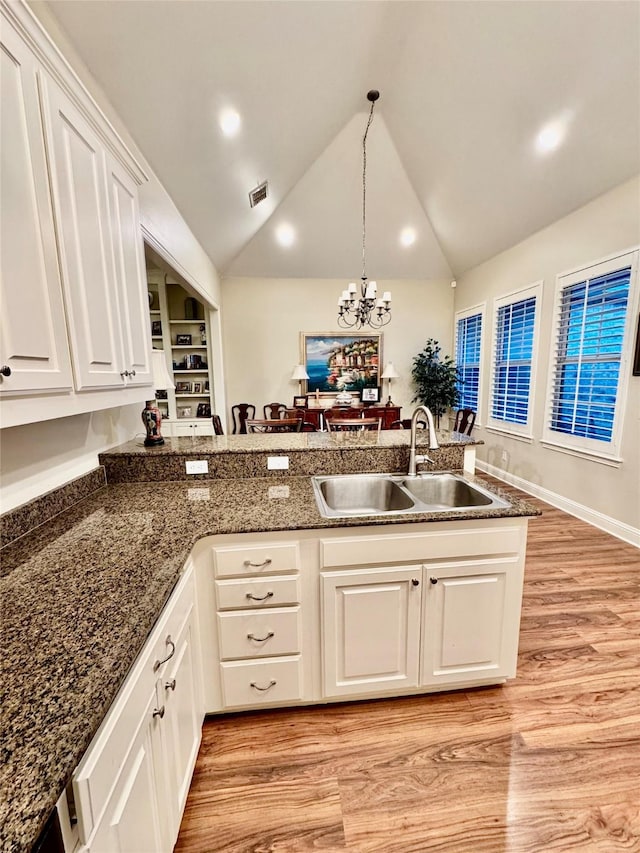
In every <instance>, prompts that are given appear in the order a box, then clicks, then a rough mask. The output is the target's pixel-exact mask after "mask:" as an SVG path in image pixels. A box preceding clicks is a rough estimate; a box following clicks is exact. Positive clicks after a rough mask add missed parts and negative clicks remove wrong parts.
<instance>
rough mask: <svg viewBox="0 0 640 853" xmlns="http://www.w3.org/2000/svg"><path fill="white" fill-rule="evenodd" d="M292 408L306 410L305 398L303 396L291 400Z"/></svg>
mask: <svg viewBox="0 0 640 853" xmlns="http://www.w3.org/2000/svg"><path fill="white" fill-rule="evenodd" d="M293 408H294V409H306V408H307V398H306V397H305V395H304V394H302V395H301V396H300V397H294V398H293Z"/></svg>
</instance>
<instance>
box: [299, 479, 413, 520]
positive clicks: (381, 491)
mask: <svg viewBox="0 0 640 853" xmlns="http://www.w3.org/2000/svg"><path fill="white" fill-rule="evenodd" d="M317 480H319V482H318V491H319V493H320V495H321V497H322V500H323V502H324V504H325V506H326V507H327V509H328V510H329V511H330V512H331V514H332V515H333V514H338V515H378V514H379V513H390V512H399V511H401V510H407V509H412V508H413V506H414V503H415V502H414V500H413V499H412V498H411V497H410V495H408V494H407V492H405V491H404V490H403V489H402V488H401V487H400V486H399V485H398V483H396V482H395V481H394V480H393V479H391V478H390V477H385V476H381V477H380V476H378V477H374V476H362V475H354V476H340V477H319V478H314V485H315V483H316V481H317ZM317 493H318V492H316V495H317Z"/></svg>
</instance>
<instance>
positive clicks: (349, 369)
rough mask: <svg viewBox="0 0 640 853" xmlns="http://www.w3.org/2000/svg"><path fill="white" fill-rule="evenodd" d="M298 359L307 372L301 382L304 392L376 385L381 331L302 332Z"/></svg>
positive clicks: (357, 389)
mask: <svg viewBox="0 0 640 853" xmlns="http://www.w3.org/2000/svg"><path fill="white" fill-rule="evenodd" d="M300 361H301V363H302V364H304V366H305V368H306V371H307V374H308V375H309V378H308V379H305V380H303V386H302V388H303V391H306V393H307V394H315V392H316V391H317V392H319V393H320V394H334V395H335V394H338V393H339V392H340V391H349V392H351V393H352V394H355V392H359V393H361V392H362V391H363V390H364V389H365V388H372V389H377V388H378V386H379V384H380V378H379V377H380V365H381V364H382V334H381V333H380V332H378V333H374V334H365V333H362V334H354V333H352V332H351V333H348V334H345V333H344V332H312V333H307V332H301V333H300Z"/></svg>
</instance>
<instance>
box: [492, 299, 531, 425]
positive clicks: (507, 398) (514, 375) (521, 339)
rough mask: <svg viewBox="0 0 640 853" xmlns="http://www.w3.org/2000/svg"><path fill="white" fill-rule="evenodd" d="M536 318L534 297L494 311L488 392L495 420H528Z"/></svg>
mask: <svg viewBox="0 0 640 853" xmlns="http://www.w3.org/2000/svg"><path fill="white" fill-rule="evenodd" d="M535 317H536V297H535V296H533V297H530V298H528V299H522V300H520V301H518V302H511V303H509V304H507V305H501V306H500V307H499V308H498V310H497V313H496V320H495V322H496V329H495V352H494V363H493V384H492V395H491V417H492V418H493V419H494V420H497V421H506V422H509V423H514V424H526V423H527V422H528V418H529V391H530V387H531V369H532V356H533V339H534V331H535Z"/></svg>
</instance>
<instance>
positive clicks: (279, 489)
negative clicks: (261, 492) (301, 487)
mask: <svg viewBox="0 0 640 853" xmlns="http://www.w3.org/2000/svg"><path fill="white" fill-rule="evenodd" d="M269 497H270V498H288V497H289V486H269Z"/></svg>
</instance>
